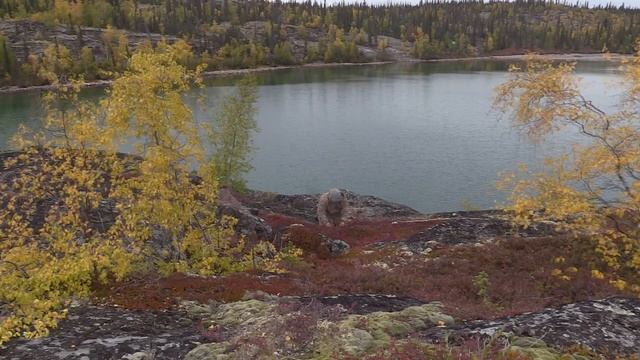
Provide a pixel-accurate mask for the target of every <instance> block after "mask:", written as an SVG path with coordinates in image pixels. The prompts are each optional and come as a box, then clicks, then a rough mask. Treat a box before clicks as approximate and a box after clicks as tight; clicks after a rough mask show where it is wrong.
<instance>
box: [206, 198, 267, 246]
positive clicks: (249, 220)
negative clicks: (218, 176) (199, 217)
mask: <svg viewBox="0 0 640 360" xmlns="http://www.w3.org/2000/svg"><path fill="white" fill-rule="evenodd" d="M216 211H217V214H218V216H223V215H225V216H231V217H234V218H236V219H238V223H237V224H236V232H237V233H238V234H240V235H243V236H245V237H247V238H248V239H250V240H254V241H255V240H258V239H260V240H271V239H272V237H273V230H272V229H271V226H269V224H267V223H266V222H265V221H264V219H262V218H260V217H258V216H256V215H255V214H254V213H253V212H252V210H251V209H249V208H247V207H246V206H244V205H243V204H242V203H240V202H239V201H238V200H237V199H236V198H235V196H234V195H233V194H232V193H231V191H229V190H228V189H220V191H219V193H218V206H217V208H216ZM254 212H255V211H254Z"/></svg>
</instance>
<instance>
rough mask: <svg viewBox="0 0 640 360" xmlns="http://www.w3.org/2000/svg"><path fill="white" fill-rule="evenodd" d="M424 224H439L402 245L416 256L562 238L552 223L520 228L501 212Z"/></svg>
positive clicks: (441, 217)
mask: <svg viewBox="0 0 640 360" xmlns="http://www.w3.org/2000/svg"><path fill="white" fill-rule="evenodd" d="M424 220H425V221H428V220H431V221H434V222H437V223H436V224H435V225H433V226H431V227H427V228H426V229H425V230H423V231H420V232H418V233H416V234H414V235H412V236H410V237H409V238H408V239H406V240H403V241H401V242H400V243H402V244H403V245H404V246H405V247H406V248H408V249H409V250H410V251H412V252H414V253H425V251H429V250H428V249H430V248H431V247H432V246H433V245H436V244H440V245H469V244H478V243H485V242H491V241H494V240H496V239H498V238H506V237H512V236H519V237H540V236H549V235H557V234H558V233H557V231H556V230H555V227H554V224H552V223H534V224H532V225H531V226H529V227H528V228H526V229H524V228H520V227H516V226H514V224H513V223H512V222H511V220H510V219H509V217H508V216H507V214H505V213H504V212H503V211H500V210H483V211H461V212H452V213H439V214H433V215H429V216H428V217H426V218H425V219H424Z"/></svg>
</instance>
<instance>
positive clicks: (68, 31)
mask: <svg viewBox="0 0 640 360" xmlns="http://www.w3.org/2000/svg"><path fill="white" fill-rule="evenodd" d="M104 31H105V29H101V28H93V27H86V26H83V27H79V28H78V27H71V26H66V25H52V26H48V25H45V24H43V23H40V22H36V21H30V20H0V33H1V34H3V35H4V36H5V37H6V38H7V39H8V40H9V44H10V45H11V47H12V49H13V51H14V52H15V54H16V59H17V60H18V61H19V62H23V61H24V60H25V59H26V58H27V56H28V55H29V54H36V55H41V54H42V53H44V50H45V49H46V48H47V47H48V46H49V45H50V44H52V43H54V42H58V43H59V44H62V45H64V46H65V47H67V48H68V49H70V50H71V52H72V53H74V54H78V53H79V52H80V49H81V48H82V47H84V46H86V47H89V48H90V49H91V50H92V51H93V54H94V56H95V57H96V59H97V60H103V59H105V58H106V57H107V54H106V52H105V48H104V41H103V39H102V37H103V34H104ZM125 34H126V37H127V39H128V40H129V47H130V48H131V49H135V48H136V47H138V45H139V44H140V43H142V42H143V41H145V40H148V41H151V43H152V44H156V43H158V42H159V41H161V40H162V39H163V38H164V39H165V40H166V41H167V42H168V43H172V42H174V41H176V39H177V37H175V36H171V35H165V36H163V35H161V34H153V33H148V34H147V33H137V32H131V31H125Z"/></svg>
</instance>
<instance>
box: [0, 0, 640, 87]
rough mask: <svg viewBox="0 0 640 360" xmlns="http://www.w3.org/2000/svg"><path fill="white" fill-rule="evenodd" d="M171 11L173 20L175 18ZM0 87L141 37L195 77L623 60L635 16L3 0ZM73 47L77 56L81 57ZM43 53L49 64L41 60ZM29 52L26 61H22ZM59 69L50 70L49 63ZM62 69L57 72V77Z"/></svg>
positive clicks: (525, 8) (95, 59) (435, 6)
mask: <svg viewBox="0 0 640 360" xmlns="http://www.w3.org/2000/svg"><path fill="white" fill-rule="evenodd" d="M178 14H180V15H178ZM0 19H3V20H0V73H1V74H3V76H2V80H0V85H20V86H29V85H41V84H43V83H47V82H48V80H46V79H42V78H41V76H40V75H39V71H38V69H39V67H41V66H42V63H46V62H47V61H49V62H50V61H52V60H51V59H49V60H47V59H45V56H44V54H45V50H46V48H47V47H49V46H53V47H55V46H57V45H56V44H58V45H60V46H64V47H65V48H66V49H69V50H70V52H69V54H68V55H67V52H66V51H65V50H55V51H54V50H53V49H52V50H51V52H50V53H52V54H53V53H55V54H56V55H55V56H57V57H60V56H67V57H69V59H68V60H67V59H65V60H64V61H69V62H71V63H72V64H73V66H69V68H67V69H64V72H65V74H66V76H69V75H72V76H76V75H83V76H84V78H85V80H89V81H91V80H96V79H108V78H111V77H113V74H114V73H117V72H119V71H122V69H123V68H124V66H125V64H124V62H126V58H127V56H129V55H130V54H131V52H132V51H133V50H134V49H135V48H136V47H137V46H138V45H140V44H141V43H146V40H148V41H149V42H150V44H151V45H152V46H153V45H155V44H157V43H158V41H160V39H161V38H163V37H164V38H165V39H166V41H167V42H170V43H171V42H174V41H176V40H177V39H181V40H185V41H186V43H187V44H188V45H185V46H190V47H191V48H192V49H193V50H194V52H195V53H196V55H197V57H196V58H193V59H188V61H187V62H188V64H189V65H191V66H195V64H197V63H205V64H206V66H207V70H220V69H228V68H252V67H256V66H271V65H294V64H303V63H313V62H327V63H328V62H337V63H342V62H368V61H375V60H383V61H410V60H415V59H441V58H452V57H455V58H458V57H472V56H484V55H510V54H522V53H525V52H528V51H538V52H543V53H572V52H578V53H594V52H601V51H603V50H606V51H611V52H617V53H631V52H633V49H634V46H635V40H636V38H637V37H638V36H640V27H639V26H637V25H636V24H639V23H640V10H638V9H626V8H613V7H609V8H602V7H600V8H586V7H577V6H570V5H560V4H550V3H547V2H545V1H516V2H513V3H502V2H495V3H488V4H484V3H482V2H476V1H470V2H463V3H452V4H447V3H438V2H433V3H431V2H426V3H421V4H420V5H385V6H379V5H376V6H366V5H334V6H329V7H325V6H324V5H320V4H317V3H279V2H267V1H254V2H242V3H240V2H238V3H236V2H229V1H226V0H225V1H215V0H211V1H208V2H203V1H193V2H192V1H189V2H182V1H162V2H160V3H146V2H142V3H138V2H133V3H131V2H124V3H121V2H106V1H105V0H96V1H92V2H69V1H66V0H59V1H54V2H46V3H44V4H41V3H38V4H35V5H34V4H32V3H31V2H27V1H26V0H25V1H12V2H6V3H3V5H2V6H0ZM83 48H84V51H83ZM52 54H50V55H49V57H52V56H53V55H52ZM29 55H33V58H31V59H30V58H29ZM61 63H62V62H61ZM60 71H62V70H60Z"/></svg>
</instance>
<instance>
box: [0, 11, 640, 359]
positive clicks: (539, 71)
mask: <svg viewBox="0 0 640 360" xmlns="http://www.w3.org/2000/svg"><path fill="white" fill-rule="evenodd" d="M242 4H245V3H235V2H231V1H222V2H203V1H190V2H180V1H162V2H159V3H152V4H149V3H138V2H137V1H124V2H107V1H103V0H94V1H86V2H85V1H80V2H67V1H65V0H56V1H42V2H41V1H22V0H11V1H7V2H3V3H2V5H0V17H7V18H21V19H26V18H29V19H36V20H39V21H44V22H47V23H50V24H58V23H61V24H67V25H72V26H77V27H78V26H80V25H84V26H99V27H106V29H107V30H105V31H104V33H103V39H102V40H103V43H104V46H105V49H106V54H107V56H106V58H105V59H103V60H101V61H100V62H98V61H96V59H95V58H94V56H93V53H92V50H91V49H90V48H87V47H83V48H82V49H81V50H80V53H78V54H73V53H72V52H71V50H69V49H67V48H66V47H64V46H63V45H61V44H59V43H53V44H50V46H48V47H47V48H46V50H45V51H44V53H43V54H42V55H39V56H36V55H29V56H28V57H27V59H26V60H25V61H22V62H19V61H18V60H17V59H15V56H14V55H12V51H11V49H10V48H9V46H8V45H7V40H6V38H4V37H2V36H0V72H1V73H2V74H3V80H2V81H3V84H13V83H21V84H50V85H51V91H50V92H48V93H47V94H46V95H45V96H44V102H43V103H44V107H45V113H46V116H45V119H44V120H43V123H42V124H41V126H40V127H36V128H27V127H24V126H23V127H21V128H20V131H19V132H18V134H16V136H15V137H14V143H15V146H16V148H17V149H19V151H18V152H16V153H15V154H14V155H13V156H10V157H7V158H6V160H4V161H3V162H2V166H3V173H5V174H9V175H7V176H6V177H3V178H2V180H3V181H2V182H0V209H1V211H0V289H2V292H0V305H2V306H3V307H4V308H7V309H8V310H9V314H8V315H7V316H3V317H0V344H2V343H5V342H7V341H9V340H10V339H12V338H15V337H36V336H43V335H46V334H47V333H48V331H49V329H51V328H52V327H55V326H56V324H57V323H58V321H60V320H61V319H62V318H64V316H65V315H66V309H67V308H68V307H69V305H70V304H71V303H73V302H77V301H83V300H86V299H100V301H104V302H106V303H110V304H116V305H120V306H124V307H127V308H133V309H146V310H148V309H153V310H167V309H170V308H173V307H175V306H176V305H177V301H178V299H181V300H196V301H199V302H202V303H205V302H207V301H210V300H220V301H224V302H232V301H238V300H240V299H242V298H243V297H244V296H245V294H246V293H247V292H250V291H255V290H262V291H265V292H268V293H273V294H280V295H310V294H311V295H319V294H320V295H335V294H354V293H384V294H394V295H399V296H405V297H411V298H415V299H420V300H423V301H434V300H439V301H442V302H443V303H444V304H445V309H446V310H447V313H449V314H452V315H454V316H456V317H458V318H461V319H478V318H492V317H497V316H506V315H513V314H516V313H521V312H523V311H533V310H537V309H540V308H543V307H546V306H550V305H559V304H563V303H568V302H575V301H578V300H584V299H590V298H599V297H605V296H610V295H625V296H632V295H635V296H638V295H640V227H638V224H639V223H640V126H639V124H640V110H639V107H638V106H639V104H640V44H638V48H637V51H636V54H635V56H634V57H633V58H631V59H630V60H628V61H626V62H625V63H624V64H623V65H622V70H623V71H624V74H625V77H624V79H625V80H624V95H625V96H624V98H623V99H622V101H621V102H620V103H619V104H618V107H617V108H615V109H604V108H601V107H599V106H598V104H597V101H595V100H593V99H588V98H586V97H585V96H584V95H583V94H582V93H581V92H580V90H579V89H580V88H579V80H578V79H577V77H576V76H575V74H574V69H575V64H573V63H561V64H558V63H552V62H548V61H544V60H543V59H541V58H539V57H536V56H531V57H530V58H528V59H527V61H526V63H524V64H520V65H513V66H512V67H511V71H510V77H509V79H508V80H507V81H506V82H505V83H504V84H502V85H501V86H499V87H498V89H497V92H496V101H495V106H496V109H498V110H500V111H503V112H504V113H505V114H506V115H507V116H508V117H509V118H510V119H512V121H513V122H514V124H515V125H516V126H517V127H518V128H519V129H521V130H522V131H524V133H526V134H527V135H528V136H530V137H531V138H533V139H535V140H543V139H544V138H545V137H546V136H550V135H552V134H553V133H555V132H558V131H561V130H564V129H565V128H571V129H573V130H572V131H575V132H576V133H577V134H578V135H579V136H580V137H581V138H582V140H581V141H580V142H579V143H577V144H574V146H573V147H572V150H571V151H570V152H569V153H567V154H565V155H563V156H561V157H558V158H552V159H548V161H547V162H546V168H545V170H544V171H542V172H535V173H534V172H531V171H529V170H528V169H527V168H526V167H525V166H523V167H522V169H521V171H520V172H517V173H513V174H506V175H504V176H503V178H502V180H501V181H500V187H501V188H503V189H505V190H507V191H509V193H510V194H511V196H510V199H509V202H508V204H506V206H505V214H507V215H510V216H511V219H512V221H513V224H514V227H518V228H527V227H530V226H535V225H536V224H540V223H545V224H551V225H553V227H555V229H556V230H557V233H554V234H548V235H545V236H539V237H535V238H525V237H518V236H513V237H507V236H504V237H500V238H498V239H495V241H494V242H492V243H487V244H483V245H482V246H466V245H462V246H447V245H444V244H436V245H433V246H432V248H430V249H429V252H428V253H426V254H423V255H424V257H416V256H403V255H402V254H401V251H400V252H399V250H398V248H397V247H395V246H396V245H397V242H399V241H401V240H405V239H407V238H408V237H410V236H412V235H415V234H417V233H419V232H420V231H424V230H425V229H429V228H430V227H432V226H435V225H437V224H438V221H441V220H437V219H436V220H434V219H430V220H425V221H417V222H411V221H408V222H404V223H403V222H393V223H392V222H390V221H388V219H387V220H384V219H383V220H361V221H360V220H356V221H354V222H352V223H350V224H349V225H348V226H343V227H339V228H324V227H320V226H318V225H317V224H314V223H310V222H305V221H301V219H299V218H293V217H287V216H284V215H282V214H274V213H260V214H259V215H260V216H262V217H263V218H264V219H265V221H266V222H267V223H268V224H269V225H270V226H271V227H272V228H273V229H274V231H275V232H276V233H284V232H286V233H287V235H288V237H287V239H286V241H284V242H281V243H275V242H274V243H272V242H267V241H260V240H258V241H251V240H249V239H247V238H245V237H243V236H241V235H239V234H238V232H237V231H236V228H235V226H236V223H237V219H234V218H230V217H226V216H218V215H217V212H216V207H217V206H218V205H217V203H218V201H217V200H218V193H219V189H220V188H221V187H226V188H231V189H233V191H234V194H237V195H238V198H241V196H242V193H243V191H246V190H247V189H246V186H247V185H246V183H245V180H244V175H246V173H247V172H248V171H250V169H251V164H250V161H249V155H250V153H251V152H252V150H253V144H252V135H253V133H254V132H255V131H257V130H258V129H257V124H256V121H255V114H256V105H255V104H256V101H257V98H258V91H257V86H256V82H255V80H253V79H251V78H247V79H243V80H241V81H239V82H238V84H237V87H236V88H235V90H234V92H233V93H232V94H230V95H228V96H227V97H226V98H225V99H224V101H222V102H221V104H220V105H219V106H217V107H216V109H215V111H214V112H213V113H212V114H211V117H212V121H211V126H209V127H205V126H203V125H202V124H199V123H197V122H196V121H195V120H194V116H193V114H192V110H191V108H190V107H189V106H188V104H187V103H186V102H185V98H184V96H185V94H186V93H187V91H189V90H190V89H193V88H197V87H201V86H202V74H203V72H205V71H206V70H211V69H220V68H246V67H256V66H260V65H273V64H281V65H293V64H297V63H298V60H297V59H296V57H295V54H294V49H293V45H292V43H291V42H290V41H289V39H288V35H287V32H286V27H287V26H294V27H296V28H297V31H298V32H299V34H303V35H302V36H303V37H305V36H306V35H304V34H306V33H307V32H308V31H309V30H313V29H316V30H317V29H321V30H322V31H323V34H324V35H323V38H322V40H321V41H320V42H319V45H318V46H317V47H311V46H309V47H307V46H306V45H305V50H304V52H305V54H304V61H305V62H313V61H323V62H351V61H363V58H362V54H361V53H360V51H359V49H358V46H359V45H363V44H367V45H374V44H375V46H376V49H377V51H378V53H377V54H378V55H377V56H378V57H379V58H380V59H384V58H385V56H386V49H387V47H388V43H387V40H385V39H384V38H383V37H382V36H383V35H386V36H394V37H398V38H399V39H401V41H402V42H403V43H404V44H406V45H407V50H408V51H410V52H411V53H412V54H413V56H415V57H417V58H422V59H430V58H437V57H448V56H472V55H475V54H478V52H479V51H482V52H485V53H491V52H493V51H500V50H505V49H507V48H511V47H514V48H526V47H532V48H540V49H546V50H554V49H555V50H558V49H560V50H566V51H583V50H584V51H587V50H598V49H601V48H603V47H607V48H608V49H611V50H614V51H619V52H630V51H632V49H633V46H634V44H633V41H634V39H635V37H636V36H637V35H638V33H637V31H638V30H637V26H633V24H634V23H635V22H637V21H638V20H640V19H638V17H639V16H640V13H639V12H638V11H637V10H629V9H624V8H620V9H607V11H605V10H603V9H587V8H581V7H574V6H566V5H558V4H546V3H543V2H540V1H527V2H525V1H516V2H513V3H494V2H491V3H488V4H483V3H480V2H475V1H470V2H463V3H459V4H442V3H439V2H436V3H422V4H420V5H419V6H409V5H385V6H364V5H345V4H342V5H336V6H331V7H326V6H322V5H319V4H316V3H310V2H306V3H299V4H296V3H286V4H283V3H280V2H266V1H256V2H254V3H253V4H251V6H249V5H246V6H242ZM246 4H249V3H248V2H247V3H246ZM142 5H144V6H142ZM556 12H565V13H566V14H568V16H569V17H570V18H571V19H572V20H576V21H570V22H568V23H566V22H563V21H560V20H558V21H556V22H555V23H554V22H550V21H545V22H536V21H531V20H530V19H529V18H527V16H543V17H545V19H546V17H549V18H554V14H555V13H556ZM482 14H485V15H484V16H481V15H482ZM531 14H534V15H531ZM257 20H259V21H266V22H267V24H268V25H267V36H266V37H265V39H264V41H262V42H254V41H249V42H241V41H239V40H238V39H237V38H234V36H232V34H233V31H237V30H238V29H237V27H238V26H240V25H242V24H246V23H247V22H249V21H257ZM578 20H580V21H583V23H587V24H588V25H584V24H583V25H581V26H578V25H575V24H576V23H579V21H578ZM224 22H228V23H230V24H231V26H230V27H227V28H223V27H221V25H220V24H222V23H224ZM542 24H544V25H542ZM111 26H113V27H111ZM115 27H118V28H120V29H129V30H136V31H153V32H160V33H165V34H179V35H181V36H184V37H185V39H181V40H177V41H175V42H174V43H172V44H169V43H167V42H164V41H161V42H158V43H157V44H151V43H150V42H145V43H143V44H141V45H140V46H138V47H137V48H136V49H131V48H129V43H128V41H127V39H126V35H125V33H124V32H122V30H117V29H116V28H115ZM207 37H210V38H211V39H213V38H214V37H215V38H217V37H223V38H224V41H222V44H221V46H219V47H218V48H216V49H215V51H211V52H209V51H208V50H207V49H205V51H203V52H201V53H199V54H196V53H194V51H193V48H192V45H191V44H192V43H194V42H195V40H196V39H203V38H207ZM378 37H380V39H378ZM211 42H212V43H213V42H214V41H213V40H212V41H211ZM95 79H112V80H113V82H112V84H111V86H110V88H109V89H108V90H107V92H106V96H105V97H104V98H103V99H101V100H99V101H98V102H97V103H96V102H92V101H87V100H83V98H82V96H80V90H81V87H82V85H83V84H84V82H85V81H87V80H95ZM205 142H206V143H210V144H211V146H205ZM123 149H126V153H123V152H121V151H123ZM292 224H297V225H298V226H296V227H291V225H292ZM324 237H331V238H336V239H337V238H339V239H342V240H344V241H346V242H348V243H349V244H350V245H351V248H352V251H351V252H350V253H349V254H348V255H345V256H342V257H340V258H334V257H332V256H331V255H330V254H329V253H328V251H327V249H326V247H323V243H322V240H323V239H324ZM280 240H282V239H280ZM372 249H375V251H374V250H372ZM505 269H508V271H505ZM263 274H268V275H269V276H267V277H263V276H260V275H263ZM193 275H198V276H193ZM214 275H222V276H214ZM417 278H419V279H421V281H419V282H416V281H415V279H417ZM392 345H393V344H392ZM492 346H493V345H491V344H489V346H487V347H486V348H483V349H475V348H474V349H473V351H475V354H477V353H478V352H480V353H482V352H484V353H482V356H485V357H484V358H487V359H489V358H499V357H498V356H500V357H502V358H505V359H517V358H520V357H518V356H519V355H513V356H512V357H510V356H511V355H509V354H506V355H505V353H504V352H501V351H500V349H494V348H493V347H492ZM425 351H427V350H425V349H424V348H422V347H421V346H420V344H414V343H406V342H405V343H402V344H398V345H397V347H396V346H392V347H390V348H389V349H384V351H381V352H380V354H369V355H370V356H369V357H366V358H371V359H377V358H381V359H382V358H403V357H405V358H411V356H412V354H413V355H415V356H425V354H430V355H431V356H433V357H434V358H443V359H449V358H465V357H464V356H468V357H467V358H470V359H475V358H483V357H479V356H475V355H470V353H469V352H465V351H464V349H462V350H461V349H455V350H450V352H449V353H447V354H445V353H442V354H440V353H437V354H435V353H433V351H439V349H437V348H436V350H434V348H433V347H430V348H429V349H428V351H430V352H425ZM456 351H457V352H456ZM452 354H453V355H452ZM458 355H459V356H458ZM455 356H457V357H455ZM473 356H475V357H473ZM594 358H596V357H595V355H594Z"/></svg>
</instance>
